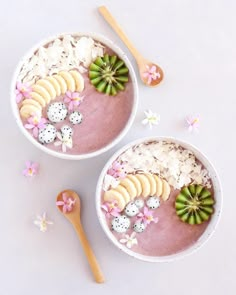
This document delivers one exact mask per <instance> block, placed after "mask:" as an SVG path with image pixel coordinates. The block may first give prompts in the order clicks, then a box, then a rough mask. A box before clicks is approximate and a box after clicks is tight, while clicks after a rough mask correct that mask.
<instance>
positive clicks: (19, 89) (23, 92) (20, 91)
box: [15, 82, 32, 103]
mask: <svg viewBox="0 0 236 295" xmlns="http://www.w3.org/2000/svg"><path fill="white" fill-rule="evenodd" d="M31 92H32V88H31V87H30V86H29V85H28V84H27V83H26V84H23V83H21V82H17V83H16V90H15V93H16V102H17V103H20V102H21V101H22V100H23V99H24V97H26V98H30V93H31Z"/></svg>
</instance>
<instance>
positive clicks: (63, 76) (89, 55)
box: [16, 35, 129, 152]
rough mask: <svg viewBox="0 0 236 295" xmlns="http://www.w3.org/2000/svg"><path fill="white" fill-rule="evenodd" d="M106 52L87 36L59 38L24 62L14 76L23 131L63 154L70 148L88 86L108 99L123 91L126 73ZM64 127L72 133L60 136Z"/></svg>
mask: <svg viewBox="0 0 236 295" xmlns="http://www.w3.org/2000/svg"><path fill="white" fill-rule="evenodd" d="M106 50H110V49H109V48H106V47H105V46H103V45H102V44H100V43H99V42H96V41H95V40H93V39H92V38H90V37H86V36H83V37H78V36H71V35H64V36H62V37H61V38H58V39H55V40H54V41H52V42H50V43H49V44H47V45H45V46H41V47H40V48H39V49H38V50H37V51H36V52H35V53H34V54H33V55H32V56H31V57H30V58H29V59H28V60H26V62H25V64H24V65H23V66H22V69H21V70H20V73H19V76H18V79H19V81H18V82H17V85H16V100H17V103H18V107H19V112H20V116H21V118H22V121H23V123H24V126H25V128H26V129H28V130H29V131H32V135H33V137H35V138H36V139H37V140H38V141H39V142H40V143H41V144H44V145H48V144H51V143H53V142H54V146H55V147H61V148H62V152H66V151H67V148H70V149H71V148H72V147H73V135H74V136H75V134H76V137H77V138H79V137H80V136H79V132H80V128H79V126H78V125H80V124H81V123H82V122H83V117H84V115H83V114H82V113H81V111H80V105H81V103H82V102H83V100H84V99H86V93H88V92H86V90H87V88H88V87H90V88H91V87H92V88H93V86H95V88H94V91H95V92H96V91H98V92H101V94H104V95H113V96H114V95H116V94H118V92H120V91H124V90H125V84H126V82H128V80H129V70H128V68H127V67H126V65H125V63H124V61H122V60H121V59H120V58H118V57H117V56H116V55H108V54H107V53H106ZM92 85H93V86H92ZM94 99H96V97H95V98H94ZM102 109H104V107H103V106H102ZM62 122H63V123H64V124H65V125H64V128H63V126H61V124H60V123H62ZM65 126H69V128H70V129H71V132H65V130H66V127H65ZM56 139H58V140H59V141H57V142H56Z"/></svg>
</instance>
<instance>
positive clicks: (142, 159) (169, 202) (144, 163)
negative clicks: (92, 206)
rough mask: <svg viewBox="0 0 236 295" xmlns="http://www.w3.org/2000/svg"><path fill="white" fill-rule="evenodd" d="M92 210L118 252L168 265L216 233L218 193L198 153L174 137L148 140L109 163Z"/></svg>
mask: <svg viewBox="0 0 236 295" xmlns="http://www.w3.org/2000/svg"><path fill="white" fill-rule="evenodd" d="M96 207H97V214H98V218H99V221H100V224H101V226H102V228H103V230H104V231H105V233H106V235H107V236H108V238H109V239H110V240H111V241H112V242H113V243H114V244H115V245H116V246H117V247H118V248H119V249H120V250H122V251H124V252H125V253H127V254H129V255H131V256H133V257H136V258H139V259H141V260H144V261H150V262H162V261H163V262H164V261H172V260H175V259H177V258H180V257H183V256H185V255H188V254H190V253H192V252H194V251H195V250H197V249H198V248H199V247H200V246H202V245H203V244H204V242H206V241H207V240H208V238H209V237H210V236H211V234H212V233H213V232H214V230H215V227H216V225H217V223H218V221H219V216H220V212H221V207H222V191H221V185H220V182H219V179H218V176H217V173H216V171H215V169H214V167H213V166H212V164H211V163H210V162H209V160H208V159H207V158H206V156H204V155H203V154H202V153H201V152H200V151H199V150H198V149H196V148H195V147H193V146H192V145H190V144H188V143H186V142H182V141H179V140H176V139H173V138H165V137H154V138H146V139H141V140H138V141H135V142H132V143H131V144H129V145H127V146H125V147H124V148H122V149H121V150H119V151H118V152H117V153H116V154H115V155H114V156H113V157H112V158H111V159H110V160H109V161H108V163H107V164H106V166H105V167H104V169H103V171H102V173H101V175H100V177H99V180H98V184H97V190H96Z"/></svg>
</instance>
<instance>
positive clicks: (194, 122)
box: [185, 115, 200, 132]
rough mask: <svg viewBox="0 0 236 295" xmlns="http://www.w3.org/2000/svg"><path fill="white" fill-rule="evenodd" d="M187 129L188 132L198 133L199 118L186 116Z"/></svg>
mask: <svg viewBox="0 0 236 295" xmlns="http://www.w3.org/2000/svg"><path fill="white" fill-rule="evenodd" d="M185 120H186V123H187V128H188V131H189V132H194V131H199V130H198V128H199V120H200V118H199V116H198V115H197V116H187V117H186V119H185Z"/></svg>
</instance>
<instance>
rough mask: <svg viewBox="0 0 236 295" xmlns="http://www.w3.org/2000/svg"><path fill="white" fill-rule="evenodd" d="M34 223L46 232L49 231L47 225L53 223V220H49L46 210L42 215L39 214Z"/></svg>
mask: <svg viewBox="0 0 236 295" xmlns="http://www.w3.org/2000/svg"><path fill="white" fill-rule="evenodd" d="M34 224H35V225H36V226H38V227H39V230H40V231H41V232H43V233H44V232H46V231H47V226H48V225H52V224H53V222H52V221H50V220H47V217H46V212H44V213H43V215H42V216H40V215H38V216H37V219H35V220H34Z"/></svg>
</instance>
